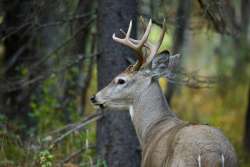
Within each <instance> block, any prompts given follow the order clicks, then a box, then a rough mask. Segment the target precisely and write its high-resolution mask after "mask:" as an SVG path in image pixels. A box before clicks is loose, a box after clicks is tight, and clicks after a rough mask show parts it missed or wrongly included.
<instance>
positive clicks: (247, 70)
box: [0, 0, 250, 167]
mask: <svg viewBox="0 0 250 167" xmlns="http://www.w3.org/2000/svg"><path fill="white" fill-rule="evenodd" d="M249 9H250V1H249V0H137V1H135V0H119V1H117V0H54V1H50V0H39V1H38V0H25V1H24V0H1V1H0V39H1V40H0V167H12V166H13V167H14V166H15V167H16V166H20V167H26V166H27V167H28V166H32V167H33V166H42V167H52V166H68V167H77V166H83V167H92V166H96V167H99V166H105V167H107V166H110V167H118V166H124V167H137V166H139V161H140V148H139V144H138V141H137V138H136V136H135V133H134V129H133V127H132V124H131V121H130V118H129V115H128V113H125V112H124V113H114V112H113V111H108V112H106V113H107V114H104V115H103V113H102V112H100V111H97V112H96V109H94V108H93V106H92V105H91V104H90V102H89V97H90V96H91V95H92V94H94V93H95V92H96V91H97V90H98V89H101V88H102V87H104V86H105V85H106V84H107V83H108V82H110V81H111V79H112V78H113V77H114V76H115V75H117V74H118V73H120V72H121V71H122V70H124V69H125V68H126V67H127V66H128V65H129V64H131V63H132V62H133V61H134V56H133V54H134V53H133V52H132V51H131V50H130V49H128V48H126V47H123V46H121V45H119V44H115V43H114V42H113V41H112V38H111V36H112V33H114V32H116V34H118V35H119V36H122V35H123V34H122V33H119V29H120V28H122V29H124V30H126V29H127V27H128V24H129V20H131V19H132V20H133V23H134V27H133V35H134V36H138V37H140V35H141V34H142V26H141V24H140V20H141V19H140V18H141V17H143V18H144V20H145V21H146V22H147V21H148V19H149V18H152V20H153V23H154V26H153V29H152V32H151V34H150V37H149V38H150V40H151V41H152V42H154V41H156V40H157V39H158V36H159V32H160V28H161V23H162V20H163V18H165V19H166V25H167V32H166V35H165V38H164V43H163V44H162V46H161V49H160V50H164V49H168V50H169V51H170V52H171V54H175V53H180V54H181V55H182V59H181V63H180V69H181V75H180V80H179V81H178V82H174V83H172V82H168V80H166V79H165V78H162V79H160V84H161V86H162V89H163V91H164V93H165V95H166V97H167V99H168V102H169V104H170V106H171V108H172V110H173V111H174V112H176V114H177V115H178V116H179V117H180V118H181V119H183V120H186V121H189V122H193V123H200V124H209V125H211V126H214V127H217V128H219V129H221V130H222V131H223V133H224V134H225V136H227V137H228V138H229V140H230V141H231V143H232V144H233V145H234V147H235V149H236V152H237V155H238V158H239V162H240V164H241V166H242V167H250V98H249V97H250V87H249V81H250V80H249V76H250V66H249V61H250V57H249V53H250V45H249V42H250V33H249V18H250V10H249ZM177 71H178V70H177ZM177 71H176V73H177V75H178V73H179V72H177ZM96 122H97V123H96Z"/></svg>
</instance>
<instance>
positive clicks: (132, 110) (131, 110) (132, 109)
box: [129, 105, 134, 119]
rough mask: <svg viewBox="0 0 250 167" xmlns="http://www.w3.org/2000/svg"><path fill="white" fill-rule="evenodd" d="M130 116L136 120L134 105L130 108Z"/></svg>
mask: <svg viewBox="0 0 250 167" xmlns="http://www.w3.org/2000/svg"><path fill="white" fill-rule="evenodd" d="M129 114H130V116H131V118H132V119H133V118H134V107H133V106H132V105H130V106H129Z"/></svg>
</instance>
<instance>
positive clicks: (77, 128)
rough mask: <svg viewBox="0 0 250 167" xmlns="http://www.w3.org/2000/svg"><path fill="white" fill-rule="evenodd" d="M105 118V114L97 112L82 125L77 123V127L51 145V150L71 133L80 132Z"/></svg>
mask: <svg viewBox="0 0 250 167" xmlns="http://www.w3.org/2000/svg"><path fill="white" fill-rule="evenodd" d="M102 117H103V113H102V112H101V111H100V112H95V113H93V114H91V115H90V116H88V117H86V118H85V119H84V120H83V121H82V122H80V123H76V126H75V127H73V128H72V129H70V130H68V131H67V132H65V133H64V134H62V135H61V136H60V137H58V138H56V139H55V140H54V141H53V142H52V144H51V148H53V147H54V146H55V145H56V144H58V143H60V142H61V141H62V140H63V139H64V138H66V137H67V136H69V135H70V134H71V133H73V132H75V131H78V130H80V129H82V128H84V127H85V126H87V125H88V124H90V123H92V122H94V121H96V120H98V119H100V118H102Z"/></svg>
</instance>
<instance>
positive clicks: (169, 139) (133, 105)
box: [90, 19, 239, 167]
mask: <svg viewBox="0 0 250 167" xmlns="http://www.w3.org/2000/svg"><path fill="white" fill-rule="evenodd" d="M151 27H152V20H151V19H150V20H149V22H148V25H147V26H146V25H145V26H144V34H143V36H142V38H141V39H139V40H138V39H133V38H131V37H130V34H131V29H132V21H130V23H129V27H128V30H127V32H125V31H123V30H121V32H122V33H123V34H124V35H125V37H124V38H119V37H117V36H116V34H115V33H114V34H113V36H112V38H113V40H114V41H115V42H117V43H119V44H121V45H124V46H126V47H129V48H131V49H132V50H134V51H135V53H136V54H135V55H136V57H137V61H136V62H135V64H133V65H129V66H128V67H127V68H126V69H125V70H124V71H123V72H121V73H120V74H119V75H117V76H116V77H115V78H114V79H113V80H112V81H111V82H110V83H109V84H108V85H107V86H106V87H105V88H103V89H101V90H100V91H99V92H97V93H96V94H95V95H94V96H92V97H91V98H90V100H91V102H92V103H93V104H94V105H95V106H97V107H99V108H101V109H103V108H114V109H116V110H117V111H120V110H121V111H124V109H127V111H129V114H130V116H131V120H132V123H133V126H134V128H135V131H136V135H137V137H138V139H139V143H140V146H141V152H142V153H141V154H142V160H141V166H142V167H238V166H239V165H238V160H237V157H236V153H235V150H234V148H233V146H232V145H231V143H230V142H229V140H228V139H227V138H226V137H225V136H224V135H223V133H222V132H221V131H220V130H219V129H217V128H214V127H211V126H209V125H202V124H191V123H188V122H186V121H183V120H181V119H180V118H178V117H177V116H176V114H175V113H174V112H173V111H172V110H171V109H170V107H169V105H168V102H167V100H166V98H165V96H164V93H163V92H162V90H161V87H160V84H159V82H158V80H159V78H160V77H163V76H168V74H169V71H170V70H173V69H174V68H175V67H176V65H177V64H178V62H179V59H180V55H179V54H176V55H170V53H169V52H168V51H163V52H161V53H158V50H159V48H160V46H161V44H162V42H163V38H164V35H165V31H166V26H165V21H163V24H162V28H161V32H160V36H159V40H158V41H157V42H156V43H152V42H149V41H148V37H149V33H150V31H151Z"/></svg>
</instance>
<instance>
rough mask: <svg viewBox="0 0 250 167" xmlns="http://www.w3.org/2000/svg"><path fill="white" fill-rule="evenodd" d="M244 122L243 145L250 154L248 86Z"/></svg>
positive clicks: (249, 96)
mask: <svg viewBox="0 0 250 167" xmlns="http://www.w3.org/2000/svg"><path fill="white" fill-rule="evenodd" d="M245 122H246V123H245V135H244V144H245V149H246V151H247V152H248V153H250V86H249V88H248V105H247V111H246V120H245Z"/></svg>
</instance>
